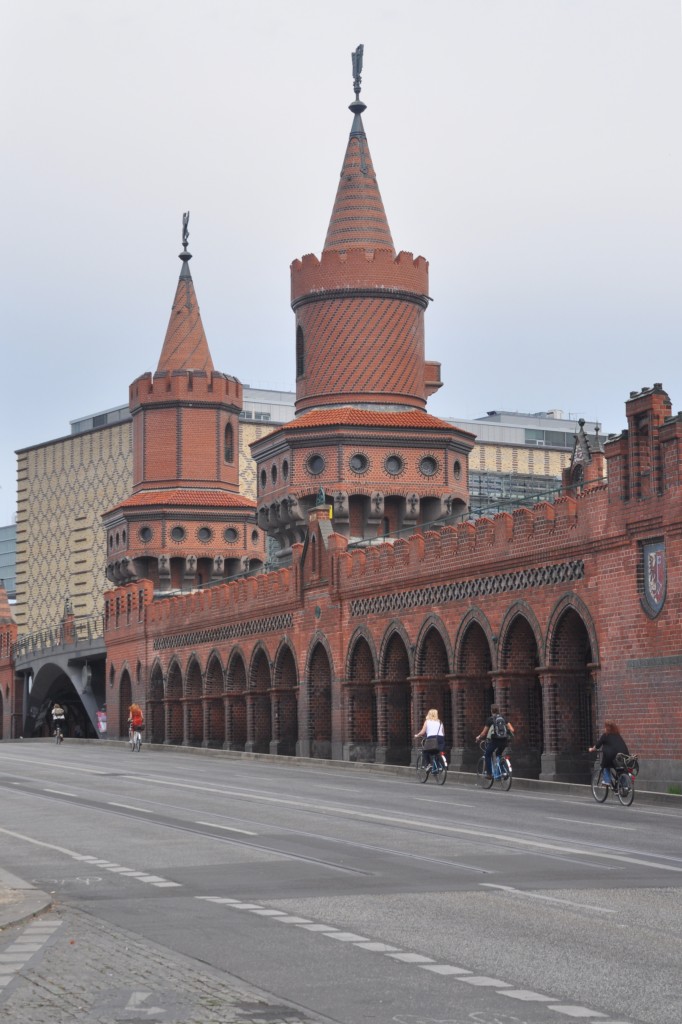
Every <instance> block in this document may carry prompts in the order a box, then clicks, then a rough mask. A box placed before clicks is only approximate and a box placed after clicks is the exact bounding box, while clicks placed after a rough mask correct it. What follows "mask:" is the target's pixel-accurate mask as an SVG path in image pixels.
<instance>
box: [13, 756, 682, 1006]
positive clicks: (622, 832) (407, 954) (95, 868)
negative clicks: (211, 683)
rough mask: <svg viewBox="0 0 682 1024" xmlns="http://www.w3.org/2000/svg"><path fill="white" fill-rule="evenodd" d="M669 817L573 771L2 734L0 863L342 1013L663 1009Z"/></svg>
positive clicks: (671, 854)
mask: <svg viewBox="0 0 682 1024" xmlns="http://www.w3.org/2000/svg"><path fill="white" fill-rule="evenodd" d="M681 824H682V818H681V815H680V811H679V810H676V809H675V808H669V807H663V806H656V805H653V804H652V805H648V804H644V803H643V802H641V803H639V804H638V802H637V801H635V804H634V805H633V806H632V807H630V808H623V807H621V806H620V805H619V804H618V803H617V802H616V801H615V798H613V797H610V798H609V801H608V802H607V803H606V804H604V805H602V806H599V805H597V804H596V803H595V802H594V801H593V799H592V797H591V794H590V793H589V791H588V790H586V791H585V794H584V796H583V795H580V794H578V795H571V794H569V793H565V794H564V793H561V792H558V793H551V794H549V793H546V792H540V791H538V792H534V791H521V790H520V789H514V788H512V790H511V792H510V793H506V794H505V793H502V792H501V791H498V789H497V787H496V788H495V789H494V790H492V791H489V792H486V791H481V790H479V789H477V788H476V787H475V786H473V785H472V786H467V785H453V784H450V783H447V784H446V785H445V786H444V787H442V788H439V787H437V786H435V785H434V784H432V783H431V782H429V783H428V784H427V785H425V786H422V785H419V784H418V783H417V782H416V780H415V779H414V778H413V777H412V776H411V775H410V776H401V775H393V774H389V773H381V772H377V771H363V770H358V771H349V770H347V769H344V768H343V767H342V766H326V765H321V764H315V763H314V762H311V763H308V764H303V765H296V764H288V763H277V764H273V763H269V762H262V761H258V760H252V759H248V760H247V759H243V760H242V759H232V758H230V759H227V758H223V757H214V756H211V755H210V754H209V755H208V756H196V755H193V754H192V753H190V752H173V751H159V752H157V751H154V752H152V751H149V750H145V749H144V748H143V750H142V752H141V753H140V754H132V753H131V752H130V751H129V749H128V748H127V746H124V745H121V746H120V747H116V746H110V745H109V746H107V745H103V744H99V745H98V744H96V743H87V744H80V745H79V744H77V743H69V742H66V743H64V744H63V745H62V746H61V747H55V746H54V744H52V743H40V742H36V743H25V744H0V850H1V853H0V863H1V864H2V867H3V868H5V869H6V870H7V871H10V872H12V873H14V874H16V875H18V876H20V877H23V878H25V879H27V880H29V881H31V882H32V883H33V884H34V885H36V886H37V887H39V888H41V889H44V890H46V891H48V892H52V893H54V894H55V900H56V901H57V904H58V905H59V906H62V907H64V908H65V909H71V910H72V911H73V912H74V913H78V914H81V915H82V914H87V915H88V921H92V922H94V923H96V922H100V923H101V925H102V927H105V926H106V927H107V928H115V929H118V933H120V934H129V935H130V936H131V937H132V938H131V941H133V938H134V941H135V942H136V943H142V944H143V945H144V944H145V943H148V944H149V948H150V950H153V949H163V950H164V951H167V953H168V955H173V954H176V955H178V956H182V957H186V958H187V957H189V958H193V959H194V960H196V961H198V962H200V963H202V964H206V965H209V966H210V967H211V968H212V969H215V970H217V971H222V972H227V973H228V974H229V975H230V976H231V977H233V978H236V979H240V980H241V981H242V982H243V983H245V984H246V985H248V986H254V987H255V988H256V989H258V990H260V991H263V992H266V993H269V994H271V995H272V996H273V997H275V998H276V999H279V1000H282V1001H285V1002H287V1003H289V1004H293V1005H295V1006H297V1007H300V1008H302V1009H303V1010H305V1012H306V1013H307V1014H308V1016H309V1017H310V1019H313V1020H318V1021H322V1020H330V1021H338V1022H342V1024H435V1022H437V1024H465V1022H466V1024H470V1022H474V1024H523V1022H526V1024H547V1022H549V1021H551V1022H556V1021H570V1020H576V1019H578V1020H588V1021H589V1020H595V1021H603V1022H604V1024H606V1022H608V1024H615V1022H626V1024H643V1022H648V1024H671V1022H675V1021H680V1020H682V972H681V971H680V964H682V849H681V847H680V836H681V834H682V832H681ZM1 1018H2V1010H1V1008H0V1019H1ZM116 1019H132V1018H130V1017H128V1018H124V1017H119V1018H116ZM136 1019H143V1018H142V1017H138V1018H136ZM144 1019H159V1020H162V1019H170V1018H169V1017H166V1018H164V1017H163V1015H162V1014H160V1015H159V1017H158V1018H154V1017H153V1015H147V1016H146V1017H144ZM174 1019H178V1018H174ZM249 1019H253V1018H249Z"/></svg>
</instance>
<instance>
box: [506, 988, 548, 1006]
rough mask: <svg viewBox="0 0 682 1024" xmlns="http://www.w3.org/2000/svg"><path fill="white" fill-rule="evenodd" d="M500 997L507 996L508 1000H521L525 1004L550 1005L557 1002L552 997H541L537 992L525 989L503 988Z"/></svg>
mask: <svg viewBox="0 0 682 1024" xmlns="http://www.w3.org/2000/svg"><path fill="white" fill-rule="evenodd" d="M502 995H503V996H509V998H510V999H522V1000H524V1001H525V1002H527V1003H529V1002H538V1003H540V1002H542V1003H552V1002H556V1001H557V1000H556V999H555V997H554V996H543V995H541V994H540V993H539V992H529V990H528V989H527V988H512V989H509V988H505V989H502Z"/></svg>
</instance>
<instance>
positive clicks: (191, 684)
mask: <svg viewBox="0 0 682 1024" xmlns="http://www.w3.org/2000/svg"><path fill="white" fill-rule="evenodd" d="M202 697H203V679H202V678H201V665H200V664H199V661H198V659H197V658H196V657H194V656H192V657H191V658H190V660H189V664H188V666H187V670H186V672H185V685H184V688H183V729H182V732H183V738H182V742H183V745H184V746H188V747H200V746H201V745H202V743H203V739H204V712H203V705H202Z"/></svg>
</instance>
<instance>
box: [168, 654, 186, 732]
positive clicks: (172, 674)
mask: <svg viewBox="0 0 682 1024" xmlns="http://www.w3.org/2000/svg"><path fill="white" fill-rule="evenodd" d="M165 714H166V739H165V741H164V742H165V743H172V744H174V745H175V746H180V745H181V744H182V740H183V714H182V672H181V671H180V666H179V665H178V663H177V661H173V662H171V665H170V668H169V669H168V677H167V679H166V699H165Z"/></svg>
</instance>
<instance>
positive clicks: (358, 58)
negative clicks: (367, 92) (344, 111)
mask: <svg viewBox="0 0 682 1024" xmlns="http://www.w3.org/2000/svg"><path fill="white" fill-rule="evenodd" d="M364 52H365V47H364V46H363V45H362V43H360V45H359V46H358V47H357V49H355V50H353V52H352V54H351V58H352V61H353V92H354V93H355V100H354V102H353V103H351V105H350V106H349V108H348V109H349V110H352V111H353V113H354V114H355V115H356V117H357V115H358V114H361V113H362V112H363V110H367V104H366V103H363V102H362V100H361V99H360V90H361V89H362V57H363V54H364ZM354 127H355V125H354ZM358 128H359V130H360V129H361V128H362V121H360V122H358Z"/></svg>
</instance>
